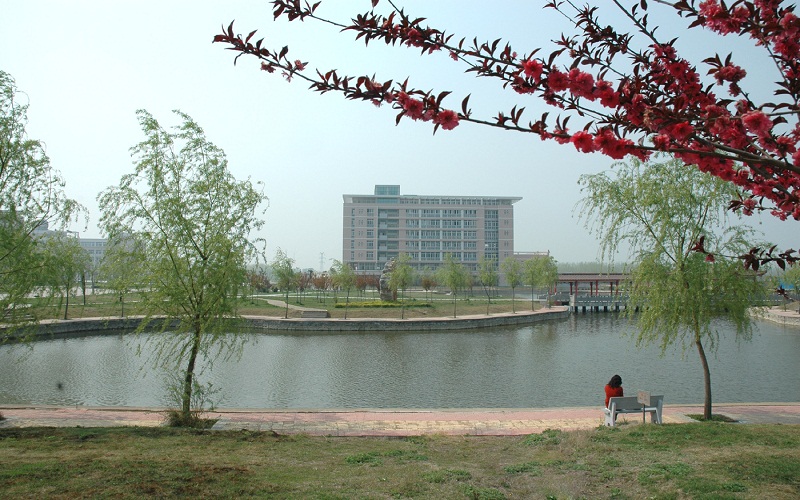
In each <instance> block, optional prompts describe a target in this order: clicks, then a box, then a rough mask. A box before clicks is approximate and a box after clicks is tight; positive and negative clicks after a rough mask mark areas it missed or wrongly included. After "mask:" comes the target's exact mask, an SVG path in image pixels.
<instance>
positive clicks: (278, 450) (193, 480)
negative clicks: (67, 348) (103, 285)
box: [0, 422, 800, 499]
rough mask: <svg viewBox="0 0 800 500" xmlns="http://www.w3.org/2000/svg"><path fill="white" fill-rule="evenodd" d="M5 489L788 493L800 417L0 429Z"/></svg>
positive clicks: (373, 494) (467, 494)
mask: <svg viewBox="0 0 800 500" xmlns="http://www.w3.org/2000/svg"><path fill="white" fill-rule="evenodd" d="M0 492H2V493H1V494H0V496H1V497H4V498H34V497H36V498H41V497H48V498H95V497H113V498H141V497H153V496H157V497H178V498H189V497H192V498H194V497H214V498H239V497H259V498H281V499H284V498H288V499H294V498H297V499H305V498H315V499H340V498H341V499H349V498H366V499H371V498H437V499H438V498H445V499H449V498H455V499H458V498H465V499H469V498H485V499H501V498H542V499H545V498H555V499H566V498H676V499H681V498H709V499H711V498H714V499H727V498H730V499H749V498H778V499H780V498H797V497H798V496H800V426H796V425H738V424H720V423H714V422H708V423H691V424H666V425H660V426H657V425H643V426H629V427H625V428H614V429H609V428H605V427H600V428H597V429H593V430H587V431H573V432H561V431H558V430H548V431H545V432H544V433H542V434H541V435H531V436H517V437H496V436H494V437H487V436H483V437H465V436H456V437H448V436H424V437H409V438H334V437H310V436H302V435H300V436H279V435H275V434H273V433H267V432H263V433H259V432H251V431H238V432H218V431H208V430H196V429H195V430H192V429H171V428H96V429H86V428H69V429H54V428H30V429H10V428H9V429H0Z"/></svg>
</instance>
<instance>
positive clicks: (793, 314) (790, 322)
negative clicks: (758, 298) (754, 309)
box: [761, 308, 800, 327]
mask: <svg viewBox="0 0 800 500" xmlns="http://www.w3.org/2000/svg"><path fill="white" fill-rule="evenodd" d="M761 317H762V318H763V319H765V320H767V321H772V322H773V323H779V324H781V325H784V326H795V327H800V314H798V313H797V310H796V309H790V310H786V311H784V310H783V308H772V309H766V310H764V311H763V315H762V316H761Z"/></svg>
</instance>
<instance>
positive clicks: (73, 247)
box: [43, 233, 92, 319]
mask: <svg viewBox="0 0 800 500" xmlns="http://www.w3.org/2000/svg"><path fill="white" fill-rule="evenodd" d="M43 247H44V253H45V261H44V269H43V271H44V277H45V280H46V284H47V285H48V287H49V289H50V290H52V293H53V295H55V296H56V297H58V298H59V299H60V301H61V302H64V319H68V314H69V298H70V296H72V295H73V288H74V287H75V285H76V284H77V283H79V282H80V279H81V277H82V276H85V274H86V272H87V270H88V269H89V265H90V264H91V260H92V259H91V257H90V256H89V253H88V252H87V251H86V249H85V248H83V247H82V246H81V244H80V242H79V241H78V239H77V238H75V237H73V236H68V235H67V234H65V233H61V234H55V235H52V236H49V237H48V238H47V239H46V240H45V241H44V245H43Z"/></svg>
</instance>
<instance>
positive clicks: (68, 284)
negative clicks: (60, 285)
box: [64, 282, 71, 319]
mask: <svg viewBox="0 0 800 500" xmlns="http://www.w3.org/2000/svg"><path fill="white" fill-rule="evenodd" d="M70 285H71V283H70V282H67V302H66V304H64V319H67V311H69V289H70Z"/></svg>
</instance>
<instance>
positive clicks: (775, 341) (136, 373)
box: [0, 314, 800, 408]
mask: <svg viewBox="0 0 800 500" xmlns="http://www.w3.org/2000/svg"><path fill="white" fill-rule="evenodd" d="M626 325H627V322H626V321H625V320H621V319H618V318H616V317H615V316H614V315H610V314H594V315H592V314H588V315H573V316H570V318H569V319H565V320H559V321H553V322H546V323H541V324H536V325H532V326H527V327H514V328H496V329H488V330H482V331H465V332H444V333H425V332H405V333H386V332H381V333H377V332H376V333H366V334H365V333H354V334H348V333H339V334H329V333H326V334H274V335H264V334H259V333H253V334H247V335H246V340H247V341H246V344H245V346H244V349H243V351H242V356H241V358H240V359H239V360H238V361H237V360H230V361H224V360H218V361H217V362H215V364H214V365H213V367H212V368H210V369H206V370H204V372H203V375H202V379H203V381H204V382H211V383H213V385H214V387H215V388H216V389H218V393H217V399H216V402H217V405H218V406H220V407H227V408H234V407H237V408H359V407H364V408H398V407H404V408H437V407H441V408H470V407H481V408H490V407H494V408H503V407H506V408H526V407H553V406H589V405H599V404H601V402H602V387H603V384H605V382H606V381H607V380H608V379H609V378H610V376H611V375H613V374H614V373H619V374H620V375H622V378H623V380H624V382H625V383H624V387H625V389H626V391H628V393H629V394H632V393H635V391H636V390H650V391H653V392H654V393H664V394H665V395H666V400H667V401H668V402H671V403H699V402H702V399H703V392H702V391H703V385H702V372H701V369H700V362H699V360H698V359H697V354H696V353H695V352H694V351H688V352H687V353H686V357H685V359H683V358H682V356H681V352H680V351H679V350H671V351H668V352H667V353H666V355H665V356H664V357H660V356H659V350H658V348H657V347H650V348H645V349H636V348H635V346H634V345H633V342H632V340H631V338H630V337H629V336H625V335H624V334H623V332H624V331H625V330H626ZM722 337H723V338H722V341H721V346H720V349H719V352H718V354H717V355H716V356H714V357H712V358H711V359H710V362H711V371H712V385H713V391H714V399H715V401H716V402H754V401H799V400H800V375H798V371H797V370H796V361H797V359H800V330H797V329H787V328H784V327H781V326H779V325H775V324H772V323H767V322H759V323H758V324H757V327H756V330H755V332H754V337H753V341H752V342H743V343H738V344H737V342H735V338H734V337H735V336H734V335H733V333H723V335H722ZM146 339H147V336H146V335H145V336H142V337H137V336H133V335H120V334H107V335H101V336H92V337H74V338H67V339H59V340H47V341H40V342H36V343H35V344H33V345H32V347H30V348H28V347H24V346H2V347H0V402H2V403H3V404H56V405H73V404H74V405H99V406H161V405H165V404H167V403H168V397H167V389H166V385H167V384H166V380H167V376H166V374H165V373H163V372H161V371H160V370H157V369H154V368H153V365H152V363H149V362H147V359H148V358H150V357H151V355H152V346H151V345H150V344H148V343H146V342H145V340H146ZM139 348H141V350H142V355H141V356H137V355H136V352H137V349H139Z"/></svg>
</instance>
